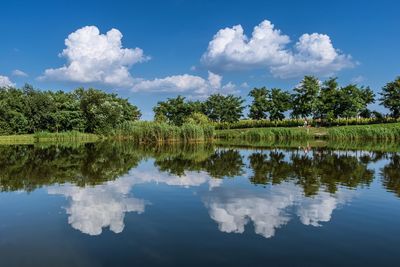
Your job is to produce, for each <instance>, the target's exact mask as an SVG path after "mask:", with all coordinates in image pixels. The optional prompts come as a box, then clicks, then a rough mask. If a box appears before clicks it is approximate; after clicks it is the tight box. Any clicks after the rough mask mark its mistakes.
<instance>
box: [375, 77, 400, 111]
mask: <svg viewBox="0 0 400 267" xmlns="http://www.w3.org/2000/svg"><path fill="white" fill-rule="evenodd" d="M380 95H381V96H382V97H381V98H380V99H379V100H380V102H381V104H382V105H383V106H384V107H385V108H387V109H389V110H390V112H392V116H393V117H395V118H399V117H400V76H399V77H397V78H396V79H395V80H394V81H393V82H389V83H387V84H386V85H385V86H384V87H383V88H382V92H381V93H380Z"/></svg>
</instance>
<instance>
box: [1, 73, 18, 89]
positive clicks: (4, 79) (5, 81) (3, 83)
mask: <svg viewBox="0 0 400 267" xmlns="http://www.w3.org/2000/svg"><path fill="white" fill-rule="evenodd" d="M12 86H15V83H13V82H12V81H11V80H10V78H8V77H7V76H2V75H0V87H12Z"/></svg>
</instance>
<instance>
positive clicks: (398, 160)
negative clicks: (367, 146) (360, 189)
mask: <svg viewBox="0 0 400 267" xmlns="http://www.w3.org/2000/svg"><path fill="white" fill-rule="evenodd" d="M381 176H382V183H383V185H384V186H385V187H386V188H387V190H388V191H391V192H394V193H396V194H397V196H398V197H400V155H399V154H392V155H391V156H390V162H389V164H387V165H386V166H385V167H383V168H382V170H381Z"/></svg>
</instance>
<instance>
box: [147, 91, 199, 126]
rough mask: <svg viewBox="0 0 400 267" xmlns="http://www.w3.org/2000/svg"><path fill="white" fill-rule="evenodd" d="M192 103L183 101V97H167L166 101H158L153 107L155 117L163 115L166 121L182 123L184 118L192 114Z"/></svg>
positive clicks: (176, 123)
mask: <svg viewBox="0 0 400 267" xmlns="http://www.w3.org/2000/svg"><path fill="white" fill-rule="evenodd" d="M191 105H192V104H189V103H186V102H185V97H183V96H177V97H176V98H168V99H167V101H160V102H158V103H157V106H155V107H154V108H153V111H154V116H155V118H156V119H157V118H160V117H164V118H166V120H167V122H169V123H172V124H175V125H182V124H183V122H184V121H185V119H186V118H187V117H188V116H189V115H190V114H192V110H193V107H192V106H191Z"/></svg>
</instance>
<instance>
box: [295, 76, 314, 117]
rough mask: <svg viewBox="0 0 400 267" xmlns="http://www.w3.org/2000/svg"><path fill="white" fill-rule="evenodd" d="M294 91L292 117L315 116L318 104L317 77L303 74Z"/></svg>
mask: <svg viewBox="0 0 400 267" xmlns="http://www.w3.org/2000/svg"><path fill="white" fill-rule="evenodd" d="M294 92H295V93H294V94H293V95H292V103H293V112H292V117H295V118H299V117H302V118H306V117H309V116H312V117H315V116H316V114H317V110H318V106H319V99H318V95H319V92H320V84H319V81H318V79H317V78H316V77H314V76H305V77H304V79H303V80H302V81H301V83H300V85H299V86H297V87H296V88H295V89H294Z"/></svg>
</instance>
